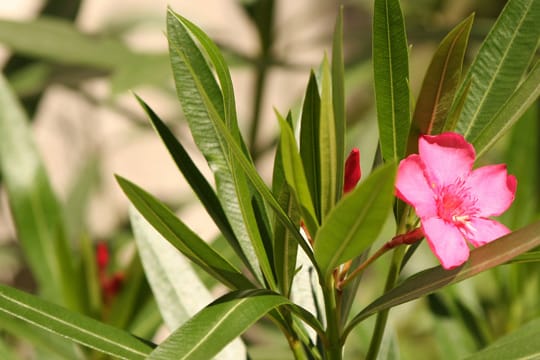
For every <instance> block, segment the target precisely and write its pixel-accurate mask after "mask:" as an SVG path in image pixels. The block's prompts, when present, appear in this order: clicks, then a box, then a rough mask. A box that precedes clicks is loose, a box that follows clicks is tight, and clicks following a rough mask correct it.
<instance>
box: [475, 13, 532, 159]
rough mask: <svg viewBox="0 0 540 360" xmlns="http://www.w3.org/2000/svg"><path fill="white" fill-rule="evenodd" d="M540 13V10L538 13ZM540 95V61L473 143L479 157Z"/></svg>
mask: <svg viewBox="0 0 540 360" xmlns="http://www.w3.org/2000/svg"><path fill="white" fill-rule="evenodd" d="M538 12H540V10H539V11H538ZM539 95H540V61H537V62H536V64H535V66H534V68H533V70H532V71H531V72H530V73H529V74H528V75H527V77H526V78H525V80H524V81H523V82H522V83H521V84H520V85H519V87H518V88H517V89H516V91H514V92H513V93H512V94H511V95H510V96H509V97H508V98H507V99H506V98H505V100H506V101H505V102H504V103H503V105H502V106H501V107H500V108H499V111H498V112H497V113H496V114H495V115H494V116H493V117H492V118H491V119H490V120H489V121H487V122H486V123H485V125H484V127H483V128H482V129H481V130H479V131H478V132H477V133H476V136H475V137H474V138H472V136H471V137H470V138H471V140H470V141H471V142H472V144H473V145H474V147H475V149H476V153H477V157H480V156H482V155H484V154H485V153H486V151H487V150H489V148H491V147H492V146H493V145H494V144H495V142H496V141H497V140H499V139H500V138H501V137H502V136H503V135H504V134H505V133H506V132H507V131H508V130H510V128H511V127H512V126H513V125H514V124H515V123H516V122H517V121H518V120H519V119H520V117H521V116H522V115H523V114H524V113H525V111H527V109H528V108H529V107H530V106H531V105H532V104H534V103H535V102H536V101H537V99H538V96H539Z"/></svg>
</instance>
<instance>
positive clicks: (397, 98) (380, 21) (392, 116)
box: [373, 0, 410, 161]
mask: <svg viewBox="0 0 540 360" xmlns="http://www.w3.org/2000/svg"><path fill="white" fill-rule="evenodd" d="M408 56H409V54H408V49H407V39H406V37H405V24H404V22H403V15H402V13H401V8H400V5H399V0H375V8H374V14H373V71H374V76H375V77H374V81H375V99H376V102H377V118H378V123H379V137H380V142H381V150H382V155H383V159H384V161H392V160H394V161H399V160H400V159H401V158H403V156H404V155H405V147H406V145H407V135H408V134H409V127H410V109H409V107H410V100H409V84H408V81H409V79H408V78H409V60H408Z"/></svg>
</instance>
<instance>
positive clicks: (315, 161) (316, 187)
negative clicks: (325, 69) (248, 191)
mask: <svg viewBox="0 0 540 360" xmlns="http://www.w3.org/2000/svg"><path fill="white" fill-rule="evenodd" d="M320 113H321V96H320V95H319V88H318V85H317V78H316V77H315V73H313V71H311V72H310V76H309V81H308V85H307V89H306V95H305V96H304V104H303V106H302V118H301V126H300V157H301V158H302V164H303V166H304V172H305V175H306V180H307V184H308V187H309V192H310V194H311V199H312V200H313V207H314V208H315V214H316V215H317V220H318V221H319V222H320V221H321V170H320V167H321V164H320V160H319V159H320V149H319V148H320V142H319V127H320V125H319V123H320ZM293 139H294V137H293Z"/></svg>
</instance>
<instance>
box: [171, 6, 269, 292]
mask: <svg viewBox="0 0 540 360" xmlns="http://www.w3.org/2000/svg"><path fill="white" fill-rule="evenodd" d="M186 24H188V22H186V20H185V19H183V18H182V17H180V16H179V15H177V14H174V13H172V12H171V11H169V13H168V16H167V29H168V30H167V31H168V38H169V48H170V55H171V64H172V68H173V73H174V77H175V83H176V88H177V93H178V98H179V100H180V102H181V103H182V108H183V111H184V115H185V116H186V118H187V120H188V122H189V125H190V128H191V132H192V135H193V137H194V139H195V142H196V143H197V146H198V147H199V149H200V150H201V152H202V153H203V155H204V156H205V158H206V159H207V161H208V163H209V165H210V168H211V169H212V170H213V171H214V176H215V179H216V186H217V192H218V197H219V199H220V201H221V204H222V206H223V208H224V210H225V213H226V214H227V217H228V219H229V221H230V223H231V226H232V227H233V230H234V232H235V235H236V237H237V238H238V240H239V243H240V246H241V247H242V250H243V252H244V254H245V255H246V258H247V259H248V260H249V262H250V265H251V266H250V268H251V270H252V271H253V273H254V274H255V275H256V277H257V278H258V280H259V282H261V283H262V282H264V281H263V276H262V274H264V278H265V280H266V281H267V282H269V284H271V287H274V279H273V273H272V268H271V265H270V261H269V259H268V257H267V254H266V252H265V248H264V244H263V241H262V239H261V236H260V234H259V231H258V230H259V229H258V225H257V222H256V220H255V214H254V213H253V207H252V197H253V195H254V194H253V192H252V190H251V188H250V186H249V184H248V182H247V179H246V178H245V175H244V174H243V173H242V172H241V171H239V168H238V165H237V164H236V160H235V159H234V158H231V157H230V154H229V149H228V148H227V144H226V142H225V141H224V139H223V134H222V132H220V131H218V128H217V126H218V125H217V123H219V124H220V125H226V126H225V128H226V131H227V132H228V133H230V134H231V135H232V137H233V139H234V140H233V142H234V143H236V144H240V146H241V148H242V152H243V154H244V155H245V145H244V144H243V142H241V141H240V138H239V132H238V129H237V127H238V125H237V124H236V121H235V118H234V115H232V113H234V111H235V109H234V108H231V106H232V105H231V104H230V102H231V100H230V99H229V101H226V100H227V97H226V96H225V93H223V94H222V93H221V90H220V88H219V86H218V84H217V83H216V79H215V78H214V75H213V73H212V71H211V69H210V67H209V65H208V63H207V62H206V60H205V57H204V54H203V53H202V52H201V50H200V49H199V48H198V47H197V45H196V44H195V43H194V41H193V39H192V38H191V36H190V35H189V33H188V30H187V29H186V26H187V25H186ZM190 30H192V29H191V28H190ZM200 33H202V31H199V32H198V33H197V34H199V35H200ZM198 39H199V40H201V39H202V40H205V39H206V40H207V38H201V37H198ZM208 42H209V43H211V41H210V40H208ZM201 44H202V46H203V47H204V50H205V51H206V55H207V56H208V57H209V58H210V59H211V60H212V65H213V66H215V67H216V72H217V74H218V77H219V76H220V74H221V76H222V77H225V78H226V79H229V78H228V76H227V75H224V74H223V73H224V72H225V73H227V74H228V72H227V70H226V67H225V65H224V64H221V62H220V61H219V60H220V59H222V57H221V56H219V52H218V51H217V50H216V49H214V48H212V47H210V46H209V45H208V43H206V42H202V43H201ZM214 50H215V51H214ZM222 66H223V67H225V69H223V68H222ZM220 80H221V81H222V88H223V89H224V91H225V90H226V89H227V88H228V86H227V81H226V80H222V79H221V78H220ZM231 96H232V90H231V94H229V95H228V98H231ZM224 99H225V104H224ZM264 221H265V222H266V223H268V221H267V219H265V220H264Z"/></svg>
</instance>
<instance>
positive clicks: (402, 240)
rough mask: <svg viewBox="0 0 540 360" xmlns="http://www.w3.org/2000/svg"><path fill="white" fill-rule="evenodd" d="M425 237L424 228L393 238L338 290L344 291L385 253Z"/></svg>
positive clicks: (342, 282) (348, 277) (342, 283)
mask: <svg viewBox="0 0 540 360" xmlns="http://www.w3.org/2000/svg"><path fill="white" fill-rule="evenodd" d="M423 237H424V232H423V231H422V228H416V229H414V230H411V231H409V232H408V233H406V234H401V235H396V236H394V237H393V238H392V240H390V241H388V242H387V243H385V244H384V245H383V246H381V247H380V249H379V250H377V251H376V252H375V253H374V254H373V255H371V256H370V257H369V259H367V260H366V261H364V262H363V263H362V264H360V265H359V266H358V267H357V268H356V269H354V271H353V272H352V273H350V274H349V275H348V276H347V277H346V278H345V279H343V280H340V281H339V282H338V283H337V286H336V287H337V289H338V290H342V289H343V288H344V287H345V286H346V285H347V284H348V283H349V282H351V281H352V280H353V279H354V278H355V277H356V276H357V275H358V274H360V273H361V272H362V271H364V270H365V269H366V268H367V267H368V266H369V265H370V264H371V263H373V262H374V261H375V260H377V259H378V258H379V257H381V256H382V255H383V254H384V253H386V252H387V251H388V250H390V249H393V248H395V247H396V246H399V245H404V244H407V245H410V244H413V243H415V242H417V241H419V240H421V239H422V238H423Z"/></svg>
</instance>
